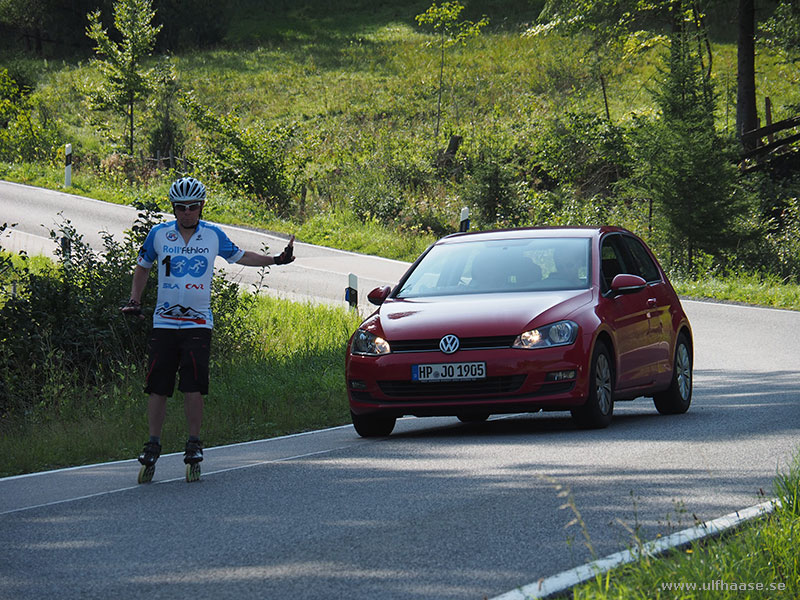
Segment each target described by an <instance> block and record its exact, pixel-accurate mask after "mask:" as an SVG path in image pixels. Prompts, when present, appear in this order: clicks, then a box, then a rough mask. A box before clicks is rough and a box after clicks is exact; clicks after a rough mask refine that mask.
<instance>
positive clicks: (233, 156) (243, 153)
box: [181, 94, 293, 213]
mask: <svg viewBox="0 0 800 600" xmlns="http://www.w3.org/2000/svg"><path fill="white" fill-rule="evenodd" d="M181 102H182V105H183V106H184V108H185V109H186V111H187V113H188V114H189V118H190V119H192V120H193V121H194V122H195V123H197V125H198V126H199V127H200V129H201V134H200V137H201V140H202V143H201V145H200V147H199V148H198V150H197V156H196V157H195V158H196V160H197V163H198V165H197V166H198V169H199V170H201V171H203V172H204V173H207V174H209V175H213V176H215V177H216V178H218V179H219V181H220V182H222V183H223V184H226V185H228V186H231V187H233V188H235V189H237V190H238V191H240V192H243V193H244V194H247V195H249V196H251V197H255V199H257V200H259V201H260V202H261V203H264V204H266V205H267V206H269V207H270V208H272V209H275V210H276V211H277V212H279V213H280V212H282V211H284V210H285V209H286V207H287V203H288V199H289V191H290V178H289V175H288V172H287V163H286V147H287V145H288V143H289V140H290V139H291V136H292V133H293V127H291V126H289V127H281V126H278V127H273V128H271V129H269V128H267V127H266V126H264V125H263V124H260V123H257V124H254V125H252V126H247V127H242V126H241V123H240V119H239V118H238V117H237V116H236V115H233V114H228V115H217V114H215V113H214V112H213V111H212V110H211V109H210V108H209V107H207V106H205V105H203V104H201V103H200V102H199V101H198V100H197V99H196V98H195V96H194V95H192V94H186V95H184V96H183V97H182V99H181Z"/></svg>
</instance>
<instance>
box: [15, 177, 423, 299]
mask: <svg viewBox="0 0 800 600" xmlns="http://www.w3.org/2000/svg"><path fill="white" fill-rule="evenodd" d="M211 202H213V198H210V199H209V203H211ZM136 218H137V211H136V210H135V209H133V208H131V207H130V206H122V205H117V204H110V203H107V202H100V201H97V200H91V199H89V198H83V197H80V196H74V195H72V194H66V193H62V192H55V191H51V190H43V189H40V188H35V187H30V186H25V185H19V184H16V183H9V182H3V181H0V225H2V224H3V223H8V224H9V225H12V224H15V226H14V227H11V228H9V229H8V230H7V231H6V232H5V233H4V234H0V248H3V249H6V250H10V251H15V252H18V251H20V250H25V251H27V252H29V253H31V254H46V255H51V254H52V252H53V251H54V250H55V248H56V243H55V242H54V241H53V240H51V239H50V231H58V229H59V227H60V226H61V225H62V224H63V223H64V220H65V219H68V220H69V221H70V223H71V225H72V227H74V228H75V229H76V231H77V232H78V233H79V234H80V235H82V236H83V239H84V241H85V242H87V243H88V244H89V245H90V246H92V247H93V248H94V249H95V250H96V251H101V250H102V248H103V236H102V233H101V232H108V233H111V234H112V235H113V236H114V238H115V239H116V240H117V241H120V242H121V241H122V240H123V235H124V232H125V230H126V229H130V228H131V226H132V225H133V224H134V221H135V220H136ZM222 228H223V229H224V230H225V231H226V232H227V233H228V235H229V236H230V238H231V239H232V240H233V241H234V243H236V244H237V245H238V246H240V247H241V248H243V249H245V250H253V251H261V249H262V247H263V246H264V245H266V246H268V248H269V250H268V251H269V252H270V253H271V254H278V253H280V251H281V250H283V248H284V246H285V245H286V241H287V238H288V236H286V235H279V234H272V233H269V232H263V231H257V230H254V229H247V228H243V227H233V226H227V225H222ZM295 256H296V260H295V261H294V262H293V263H292V264H290V265H286V266H281V267H273V268H271V269H269V273H268V275H267V276H266V278H265V283H266V285H267V286H268V287H267V290H266V291H267V293H269V294H271V295H276V296H281V297H284V298H289V299H292V300H300V301H312V302H326V303H331V304H339V305H341V306H347V304H346V303H345V301H344V290H345V288H346V287H347V286H348V277H349V274H350V273H354V274H356V275H357V276H358V287H359V290H360V292H359V295H360V297H361V298H362V301H361V304H360V308H361V309H362V311H367V310H368V306H369V305H368V303H367V302H366V295H367V293H368V292H369V291H370V290H371V289H373V288H375V287H378V286H379V285H392V284H394V283H397V281H398V280H399V279H400V276H401V275H402V274H403V273H404V272H405V270H406V269H407V268H408V263H404V262H401V261H397V260H389V259H385V258H376V257H373V256H364V255H362V254H356V253H353V252H342V251H341V250H336V249H332V248H323V247H321V246H314V245H311V244H304V243H302V241H296V242H295ZM215 266H216V267H217V268H219V269H221V270H224V271H225V272H226V275H227V277H228V278H229V279H232V280H234V281H237V282H239V283H242V284H245V285H250V284H253V283H255V282H257V281H258V280H259V278H260V273H259V271H260V269H255V268H253V267H242V266H239V265H229V264H228V263H227V262H226V261H225V260H223V259H221V258H217V261H216V263H215ZM132 268H133V266H131V269H132Z"/></svg>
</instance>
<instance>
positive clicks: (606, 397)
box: [572, 343, 614, 429]
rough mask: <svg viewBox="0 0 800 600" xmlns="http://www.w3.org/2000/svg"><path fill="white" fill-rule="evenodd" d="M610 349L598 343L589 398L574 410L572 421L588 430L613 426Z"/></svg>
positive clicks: (592, 366) (612, 374) (612, 380)
mask: <svg viewBox="0 0 800 600" xmlns="http://www.w3.org/2000/svg"><path fill="white" fill-rule="evenodd" d="M611 365H612V362H611V354H610V353H609V351H608V348H606V346H605V345H604V344H602V343H598V344H597V346H596V347H595V349H594V354H592V364H591V368H590V370H589V398H588V399H587V400H586V404H584V405H583V406H581V407H580V408H576V409H573V410H572V419H573V420H574V421H575V422H576V423H577V424H578V425H579V426H580V427H583V428H586V429H600V428H603V427H608V426H609V425H610V424H611V416H612V415H613V414H614V370H613V368H612V366H611Z"/></svg>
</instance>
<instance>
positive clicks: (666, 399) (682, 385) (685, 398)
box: [653, 333, 692, 415]
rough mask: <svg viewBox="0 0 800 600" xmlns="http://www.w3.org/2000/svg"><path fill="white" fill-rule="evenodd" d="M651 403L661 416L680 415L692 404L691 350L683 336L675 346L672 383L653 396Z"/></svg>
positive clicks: (679, 337)
mask: <svg viewBox="0 0 800 600" xmlns="http://www.w3.org/2000/svg"><path fill="white" fill-rule="evenodd" d="M653 403H654V404H655V405H656V409H657V410H658V412H660V413H661V414H662V415H681V414H683V413H685V412H686V411H687V410H689V405H690V404H691V403H692V349H691V347H690V346H689V340H688V338H687V337H686V335H685V334H683V333H682V334H681V335H680V336H678V343H677V344H675V362H674V366H673V368H672V381H671V382H670V384H669V387H668V388H667V389H666V390H664V391H663V392H659V393H658V394H656V395H655V396H653Z"/></svg>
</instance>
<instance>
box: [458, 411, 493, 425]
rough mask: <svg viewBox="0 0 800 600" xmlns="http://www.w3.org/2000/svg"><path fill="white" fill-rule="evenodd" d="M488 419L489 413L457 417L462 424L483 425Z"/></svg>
mask: <svg viewBox="0 0 800 600" xmlns="http://www.w3.org/2000/svg"><path fill="white" fill-rule="evenodd" d="M488 418H489V413H476V414H469V415H458V420H459V421H461V422H462V423H483V422H484V421H485V420H486V419H488Z"/></svg>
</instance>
